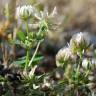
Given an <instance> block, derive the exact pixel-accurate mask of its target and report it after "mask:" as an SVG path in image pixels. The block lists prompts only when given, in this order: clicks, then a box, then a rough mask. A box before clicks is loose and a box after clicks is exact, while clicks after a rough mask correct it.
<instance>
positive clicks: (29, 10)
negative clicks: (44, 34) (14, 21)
mask: <svg viewBox="0 0 96 96" xmlns="http://www.w3.org/2000/svg"><path fill="white" fill-rule="evenodd" d="M56 14H57V10H56V7H55V8H54V9H53V11H52V12H51V13H50V14H49V13H48V10H44V11H39V10H37V9H36V8H35V7H34V6H31V5H23V6H19V7H17V9H16V17H17V18H21V19H23V20H26V19H28V18H31V17H32V16H33V17H35V18H36V19H38V20H42V19H45V18H47V19H48V18H52V17H54V16H55V15H56Z"/></svg>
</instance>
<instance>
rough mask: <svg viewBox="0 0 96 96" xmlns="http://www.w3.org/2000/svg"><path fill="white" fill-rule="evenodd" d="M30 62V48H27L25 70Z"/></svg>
mask: <svg viewBox="0 0 96 96" xmlns="http://www.w3.org/2000/svg"><path fill="white" fill-rule="evenodd" d="M28 63H29V50H27V53H26V65H25V70H27V67H28Z"/></svg>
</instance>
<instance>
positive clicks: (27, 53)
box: [24, 21, 30, 72]
mask: <svg viewBox="0 0 96 96" xmlns="http://www.w3.org/2000/svg"><path fill="white" fill-rule="evenodd" d="M25 24H26V33H27V36H28V37H29V29H28V21H25ZM29 51H30V49H29V48H27V51H26V64H25V69H24V70H25V72H26V71H27V67H28V63H29Z"/></svg>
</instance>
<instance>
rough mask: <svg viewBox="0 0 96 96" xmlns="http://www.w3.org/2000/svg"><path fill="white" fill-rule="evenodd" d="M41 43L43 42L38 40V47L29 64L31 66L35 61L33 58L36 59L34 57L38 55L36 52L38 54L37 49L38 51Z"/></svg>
mask: <svg viewBox="0 0 96 96" xmlns="http://www.w3.org/2000/svg"><path fill="white" fill-rule="evenodd" d="M40 43H41V41H39V42H38V44H37V47H36V50H35V52H34V54H33V56H32V58H31V60H30V62H29V64H28V66H31V64H32V62H33V60H34V58H35V56H36V54H37V51H38V49H39V46H40Z"/></svg>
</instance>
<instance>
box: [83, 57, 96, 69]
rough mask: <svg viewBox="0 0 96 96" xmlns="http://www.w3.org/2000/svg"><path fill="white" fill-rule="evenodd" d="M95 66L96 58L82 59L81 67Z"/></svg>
mask: <svg viewBox="0 0 96 96" xmlns="http://www.w3.org/2000/svg"><path fill="white" fill-rule="evenodd" d="M95 66H96V59H95V58H92V59H88V58H84V59H83V60H82V67H83V68H85V69H87V68H92V69H93V68H95Z"/></svg>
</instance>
